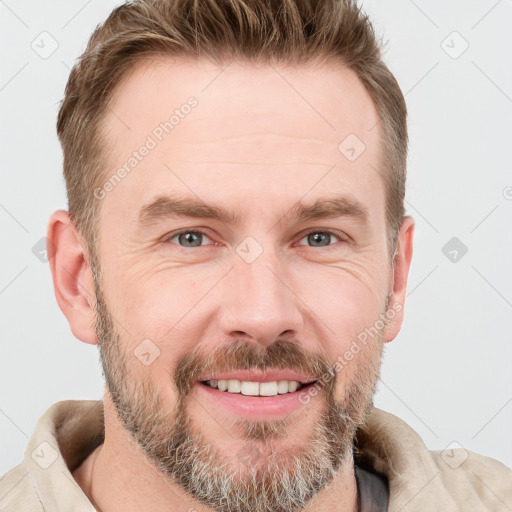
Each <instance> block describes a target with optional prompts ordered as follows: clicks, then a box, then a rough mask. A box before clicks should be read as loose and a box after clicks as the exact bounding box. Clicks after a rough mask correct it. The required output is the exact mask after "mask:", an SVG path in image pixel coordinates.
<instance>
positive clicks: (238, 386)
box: [206, 379, 301, 396]
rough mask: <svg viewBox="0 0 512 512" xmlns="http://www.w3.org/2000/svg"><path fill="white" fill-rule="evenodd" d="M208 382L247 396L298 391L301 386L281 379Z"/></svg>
mask: <svg viewBox="0 0 512 512" xmlns="http://www.w3.org/2000/svg"><path fill="white" fill-rule="evenodd" d="M206 384H208V385H209V386H211V387H212V388H219V389H220V391H227V392H228V393H242V395H247V396H276V395H277V394H280V395H283V394H285V393H292V392H293V391H297V389H298V388H299V387H300V386H301V384H300V382H297V381H295V380H279V381H273V382H249V381H245V380H242V381H240V380H237V379H230V380H213V379H212V380H207V381H206Z"/></svg>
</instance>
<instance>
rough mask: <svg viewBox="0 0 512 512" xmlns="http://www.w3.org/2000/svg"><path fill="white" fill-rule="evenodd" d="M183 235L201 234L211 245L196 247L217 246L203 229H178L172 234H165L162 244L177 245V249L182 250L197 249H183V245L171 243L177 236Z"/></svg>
mask: <svg viewBox="0 0 512 512" xmlns="http://www.w3.org/2000/svg"><path fill="white" fill-rule="evenodd" d="M183 233H196V234H201V235H203V236H205V237H206V238H208V239H210V240H211V241H212V242H213V244H206V245H200V246H198V247H207V246H208V245H218V243H217V242H215V241H214V240H213V239H212V237H211V236H209V235H208V233H206V231H205V230H203V229H200V228H188V229H180V230H179V231H173V232H172V233H167V234H166V235H165V236H164V237H163V238H162V242H163V243H171V244H172V245H177V246H178V247H181V248H182V249H197V247H184V246H183V245H179V244H176V243H174V242H171V240H172V239H173V238H176V237H177V236H179V235H182V234H183Z"/></svg>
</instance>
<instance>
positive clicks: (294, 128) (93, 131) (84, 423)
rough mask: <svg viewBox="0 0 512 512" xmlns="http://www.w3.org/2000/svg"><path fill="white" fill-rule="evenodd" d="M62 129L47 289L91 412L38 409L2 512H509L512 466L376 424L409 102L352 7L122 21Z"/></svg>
mask: <svg viewBox="0 0 512 512" xmlns="http://www.w3.org/2000/svg"><path fill="white" fill-rule="evenodd" d="M57 128H58V133H59V136H60V139H61V143H62V147H63V152H64V175H65V179H66V186H67V193H68V200H69V212H65V211H57V212H55V213H54V214H53V215H52V217H51V219H50V223H49V227H48V239H49V241H50V244H49V247H50V248H54V254H52V255H51V256H52V257H51V258H50V262H51V270H52V276H53V282H54V287H55V292H56V297H57V301H58V303H59V306H60V308H61V309H62V311H63V313H64V314H65V315H66V317H67V319H68V321H69V324H70V327H71V329H72V331H73V333H74V335H75V336H76V337H77V338H78V339H80V340H81V341H83V342H85V343H91V344H96V343H97V344H98V346H99V350H100V356H101V361H102V365H103V371H104V375H105V380H106V389H105V396H104V400H103V402H94V401H72V400H70V401H64V402H59V403H57V404H55V405H54V406H53V407H52V408H50V409H49V410H48V411H47V412H46V413H45V414H44V415H43V417H42V418H41V419H40V421H39V423H38V425H37V428H36V431H35V432H34V434H33V436H32V438H31V440H30V442H29V446H28V448H27V452H26V457H25V460H24V461H23V463H22V464H21V465H20V466H17V467H16V468H14V469H13V470H12V471H10V472H9V473H8V474H7V475H6V476H5V477H4V478H3V479H2V481H1V483H0V489H1V492H0V497H1V499H2V501H1V502H0V503H1V505H2V510H8V511H14V510H17V511H19V510H31V511H32V510H41V511H42V510H52V511H53V510H55V511H61V510H62V511H64V510H79V511H93V510H100V511H102V512H116V511H118V510H123V511H132V510H133V511H135V510H152V511H162V512H163V511H179V510H183V511H189V512H192V511H198V512H207V511H216V512H231V511H249V510H250V511H253V512H271V511H272V512H276V511H279V512H285V511H286V512H292V511H299V510H302V511H307V512H309V511H315V512H327V511H329V512H331V511H333V510H336V511H340V512H341V511H351V512H352V511H356V510H359V511H385V510H390V511H398V510H403V511H406V510H427V509H428V510H431V509H435V510H443V511H451V510H475V511H476V510H506V509H507V508H508V509H510V507H512V472H511V471H510V470H509V469H508V468H506V467H505V466H504V465H503V464H501V463H499V462H498V461H495V460H493V459H490V458H486V457H483V456H480V455H477V454H474V453H470V454H469V457H468V459H467V460H465V461H464V462H463V463H462V464H460V465H458V466H457V468H456V469H454V467H455V466H450V465H449V464H448V463H447V462H446V461H445V460H443V458H442V457H441V455H440V454H439V453H436V452H430V451H428V450H427V449H426V447H425V446H424V444H423V442H422V441H421V439H420V438H419V436H418V435H417V434H416V433H415V432H414V431H413V430H412V429H411V428H410V427H408V426H407V425H406V424H405V423H403V422H402V421H401V420H399V419H398V418H396V417H395V416H393V415H391V414H389V413H385V412H384V411H380V410H378V409H376V408H374V407H373V401H372V398H373V394H374V391H375V386H376V382H377V380H378V377H379V369H380V363H381V355H382V350H383V346H384V344H385V343H387V342H389V341H391V340H393V339H394V338H395V337H396V335H397V333H398V332H399V330H400V326H401V322H402V317H403V305H404V299H405V291H406V284H407V275H408V271H409V266H410V262H411V257H412V238H413V229H414V224H413V221H412V219H411V218H410V217H407V216H405V215H404V208H403V201H404V191H405V170H406V154H407V128H406V107H405V102H404V99H403V96H402V94H401V92H400V89H399V87H398V85H397V83H396V81H395V79H394V78H393V76H392V75H391V73H390V72H389V70H388V69H387V68H386V66H385V65H384V64H383V62H382V60H381V57H380V53H379V47H378V45H377V43H376V40H375V37H374V34H373V31H372V28H371V25H370V24H369V21H368V20H367V18H366V17H365V16H364V15H363V14H362V13H361V12H360V11H359V9H358V8H357V7H356V6H355V5H354V4H353V3H352V2H350V1H346V2H340V1H336V0H332V1H331V0H330V1H323V2H321V3H318V5H316V2H309V1H305V0H295V1H293V0H283V1H280V2H274V1H271V0H252V1H246V2H242V1H241V0H231V1H230V2H216V1H214V0H209V1H205V2H202V3H201V4H199V3H198V2H193V1H190V0H177V1H173V2H171V1H157V0H151V1H136V2H133V3H129V4H126V5H124V6H121V7H119V8H117V9H116V10H114V12H113V13H112V14H111V15H110V16H109V18H108V19H107V21H106V22H105V23H104V24H103V25H102V26H100V27H98V28H97V29H96V31H95V32H94V34H93V35H92V37H91V40H90V42H89V45H88V47H87V49H86V51H85V53H84V55H83V56H82V58H81V59H80V61H79V63H78V64H77V65H76V66H75V67H74V68H73V71H72V72H71V76H70V79H69V81H68V85H67V88H66V93H65V98H64V100H63V103H62V105H61V109H60V112H59V118H58V124H57ZM452 456H453V457H455V458H457V457H459V456H460V454H459V453H457V451H454V452H453V453H452ZM491 489H492V490H491ZM499 507H502V508H499Z"/></svg>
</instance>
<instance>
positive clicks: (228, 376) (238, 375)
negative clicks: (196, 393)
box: [199, 370, 317, 384]
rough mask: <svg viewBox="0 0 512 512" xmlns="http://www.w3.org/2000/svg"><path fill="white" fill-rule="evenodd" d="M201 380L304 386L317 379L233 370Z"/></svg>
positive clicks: (281, 372) (283, 372) (291, 373)
mask: <svg viewBox="0 0 512 512" xmlns="http://www.w3.org/2000/svg"><path fill="white" fill-rule="evenodd" d="M199 380H200V381H205V380H243V381H249V382H274V381H280V380H288V381H297V382H300V383H302V384H309V383H311V382H315V381H316V380H317V379H316V378H315V377H312V376H311V375H306V374H301V373H297V372H294V371H293V370H268V371H267V372H261V371H255V370H231V371H226V372H219V373H212V374H205V375H203V376H201V377H200V378H199Z"/></svg>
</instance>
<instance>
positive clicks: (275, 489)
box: [93, 271, 383, 512]
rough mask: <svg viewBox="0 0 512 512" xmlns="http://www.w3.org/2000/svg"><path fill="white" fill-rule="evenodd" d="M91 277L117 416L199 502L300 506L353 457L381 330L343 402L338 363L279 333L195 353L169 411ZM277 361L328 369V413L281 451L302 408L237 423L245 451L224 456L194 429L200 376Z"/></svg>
mask: <svg viewBox="0 0 512 512" xmlns="http://www.w3.org/2000/svg"><path fill="white" fill-rule="evenodd" d="M93 275H94V276H95V278H94V286H95V293H96V323H95V328H96V333H97V336H98V345H99V350H100V360H101V364H102V368H103V374H104V377H105V381H106V384H107V389H108V392H109V394H110V396H111V398H112V402H113V404H114V406H115V408H116V411H117V415H118V417H119V419H120V421H121V422H122V424H123V425H124V427H125V429H126V430H127V431H128V432H130V434H131V436H132V437H133V439H134V440H135V442H136V443H137V444H138V446H140V448H141V449H142V450H143V452H144V453H145V454H146V456H147V457H148V458H149V460H150V461H152V463H153V465H154V466H155V467H157V468H158V469H159V470H160V471H161V472H162V473H163V475H164V477H166V478H167V479H170V480H171V481H172V482H174V483H176V484H178V485H179V486H180V487H181V488H182V489H183V490H184V491H185V492H186V493H188V494H189V495H190V496H192V497H193V498H194V499H196V500H197V501H199V502H200V503H202V504H204V505H206V506H208V507H210V508H211V509H213V510H214V511H215V512H249V511H250V512H297V511H299V510H302V509H304V508H305V507H306V505H307V503H308V502H309V501H310V500H311V499H312V498H313V497H314V496H315V495H316V494H317V493H318V492H319V491H321V490H322V489H323V488H325V487H326V486H327V485H328V484H329V483H330V482H331V481H332V480H333V479H334V478H335V477H336V476H337V475H338V473H339V470H340V469H341V468H342V467H343V465H344V464H345V463H346V462H347V461H348V463H350V462H351V461H352V458H351V457H352V450H353V443H354V438H355V435H356V432H357V429H358V428H359V427H360V426H362V425H363V424H364V422H365V420H366V417H367V415H368V414H369V413H370V411H371V409H372V407H373V395H374V393H375V387H376V383H377V380H378V378H379V371H380V362H381V352H382V345H383V343H382V338H381V337H379V338H378V339H377V338H375V339H374V340H373V341H372V346H370V345H368V346H367V347H364V348H363V349H362V350H361V351H360V352H359V353H358V354H357V359H358V361H357V367H356V371H355V372H354V373H353V377H352V378H351V380H350V381H349V382H345V385H344V397H343V398H342V399H341V400H337V399H336V396H335V391H336V382H337V380H338V374H336V373H335V372H334V371H333V370H332V363H329V362H328V361H327V358H326V357H325V356H321V355H314V354H311V353H309V352H306V351H304V349H302V348H301V346H300V345H299V344H298V343H296V342H291V341H289V340H284V339H277V340H276V341H275V342H274V343H273V344H272V345H270V346H268V348H267V349H266V350H265V351H261V350H258V349H261V347H259V346H257V344H255V343H252V344H251V343H246V342H233V343H230V344H229V345H225V346H222V347H220V348H219V349H218V350H216V351H215V352H214V353H211V354H209V355H208V354H203V353H200V352H199V350H198V349H196V350H193V351H192V352H191V353H188V354H186V355H185V356H183V357H182V358H181V359H180V360H179V361H178V363H177V365H176V369H175V371H174V375H173V379H172V380H173V381H174V385H175V387H176V389H177V391H178V399H177V401H176V404H175V406H174V409H173V410H172V411H166V410H165V407H163V406H162V403H161V401H162V396H163V395H162V394H161V392H160V389H159V388H158V387H157V386H156V385H155V384H154V383H153V382H152V381H151V380H150V379H149V374H150V372H149V371H148V372H147V374H146V376H145V377H146V378H141V377H140V376H139V375H138V374H136V373H133V372H131V369H130V364H129V363H128V356H129V355H131V354H128V353H127V352H128V351H127V350H123V348H122V347H121V344H120V335H119V333H118V331H116V329H115V326H114V319H113V317H112V315H111V314H110V312H109V311H108V309H107V304H106V301H105V297H104V294H103V292H102V289H101V285H100V280H99V279H97V277H96V276H97V275H98V274H97V273H96V274H95V272H94V271H93ZM353 362H355V361H353ZM352 364H353V363H352ZM272 368H280V369H292V370H296V371H298V372H304V373H305V374H307V375H314V376H317V377H318V378H320V377H321V376H325V375H328V376H329V378H327V379H325V378H324V379H323V380H322V385H321V387H320V388H319V389H320V392H319V394H318V396H317V397H316V398H315V401H316V402H317V404H318V403H321V404H322V410H321V412H320V413H319V414H318V415H317V416H318V418H316V419H315V421H314V424H313V427H312V428H311V429H310V432H309V436H306V438H305V439H306V442H305V443H304V446H301V448H300V449H298V448H297V446H293V445H289V447H288V449H283V443H284V442H286V440H287V439H288V441H290V437H289V436H288V427H289V424H290V422H291V421H292V420H294V421H295V423H297V422H298V423H300V422H301V418H300V414H301V409H302V407H301V408H299V409H297V410H296V411H294V412H293V413H292V414H291V415H290V417H287V418H284V419H277V420H276V419H270V420H268V421H267V420H265V421H246V420H242V419H239V420H235V421H234V423H235V424H236V425H237V426H238V427H239V428H242V429H244V430H245V437H244V438H241V439H240V441H241V442H242V448H241V449H240V450H239V451H238V452H237V454H236V455H235V456H233V454H230V455H229V454H225V453H222V450H220V449H219V448H216V447H215V445H214V444H212V443H211V442H208V440H207V439H206V437H205V436H204V434H203V433H202V432H200V431H198V430H197V429H195V428H194V425H193V422H192V418H191V416H190V414H189V412H188V405H189V404H190V403H191V402H192V398H193V397H191V393H192V391H193V389H194V388H193V386H194V385H195V384H197V382H198V380H197V379H198V377H199V376H200V375H201V374H203V373H204V372H205V371H206V372H209V371H211V372H215V371H225V370H234V369H239V370H243V369H257V370H261V371H263V372H265V371H266V370H268V369H272ZM343 371H345V370H344V369H343V368H342V370H341V372H343ZM346 380H347V379H346ZM319 382H320V381H319ZM308 389H309V390H311V389H312V388H306V389H305V390H304V391H303V393H304V395H303V398H304V396H306V395H305V393H307V392H308ZM306 398H307V396H306ZM309 398H311V397H309ZM319 400H321V402H319ZM302 403H305V402H304V401H302ZM303 439H304V436H301V440H303ZM235 441H236V442H238V441H239V440H238V439H236V440H235ZM280 443H281V444H280Z"/></svg>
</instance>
